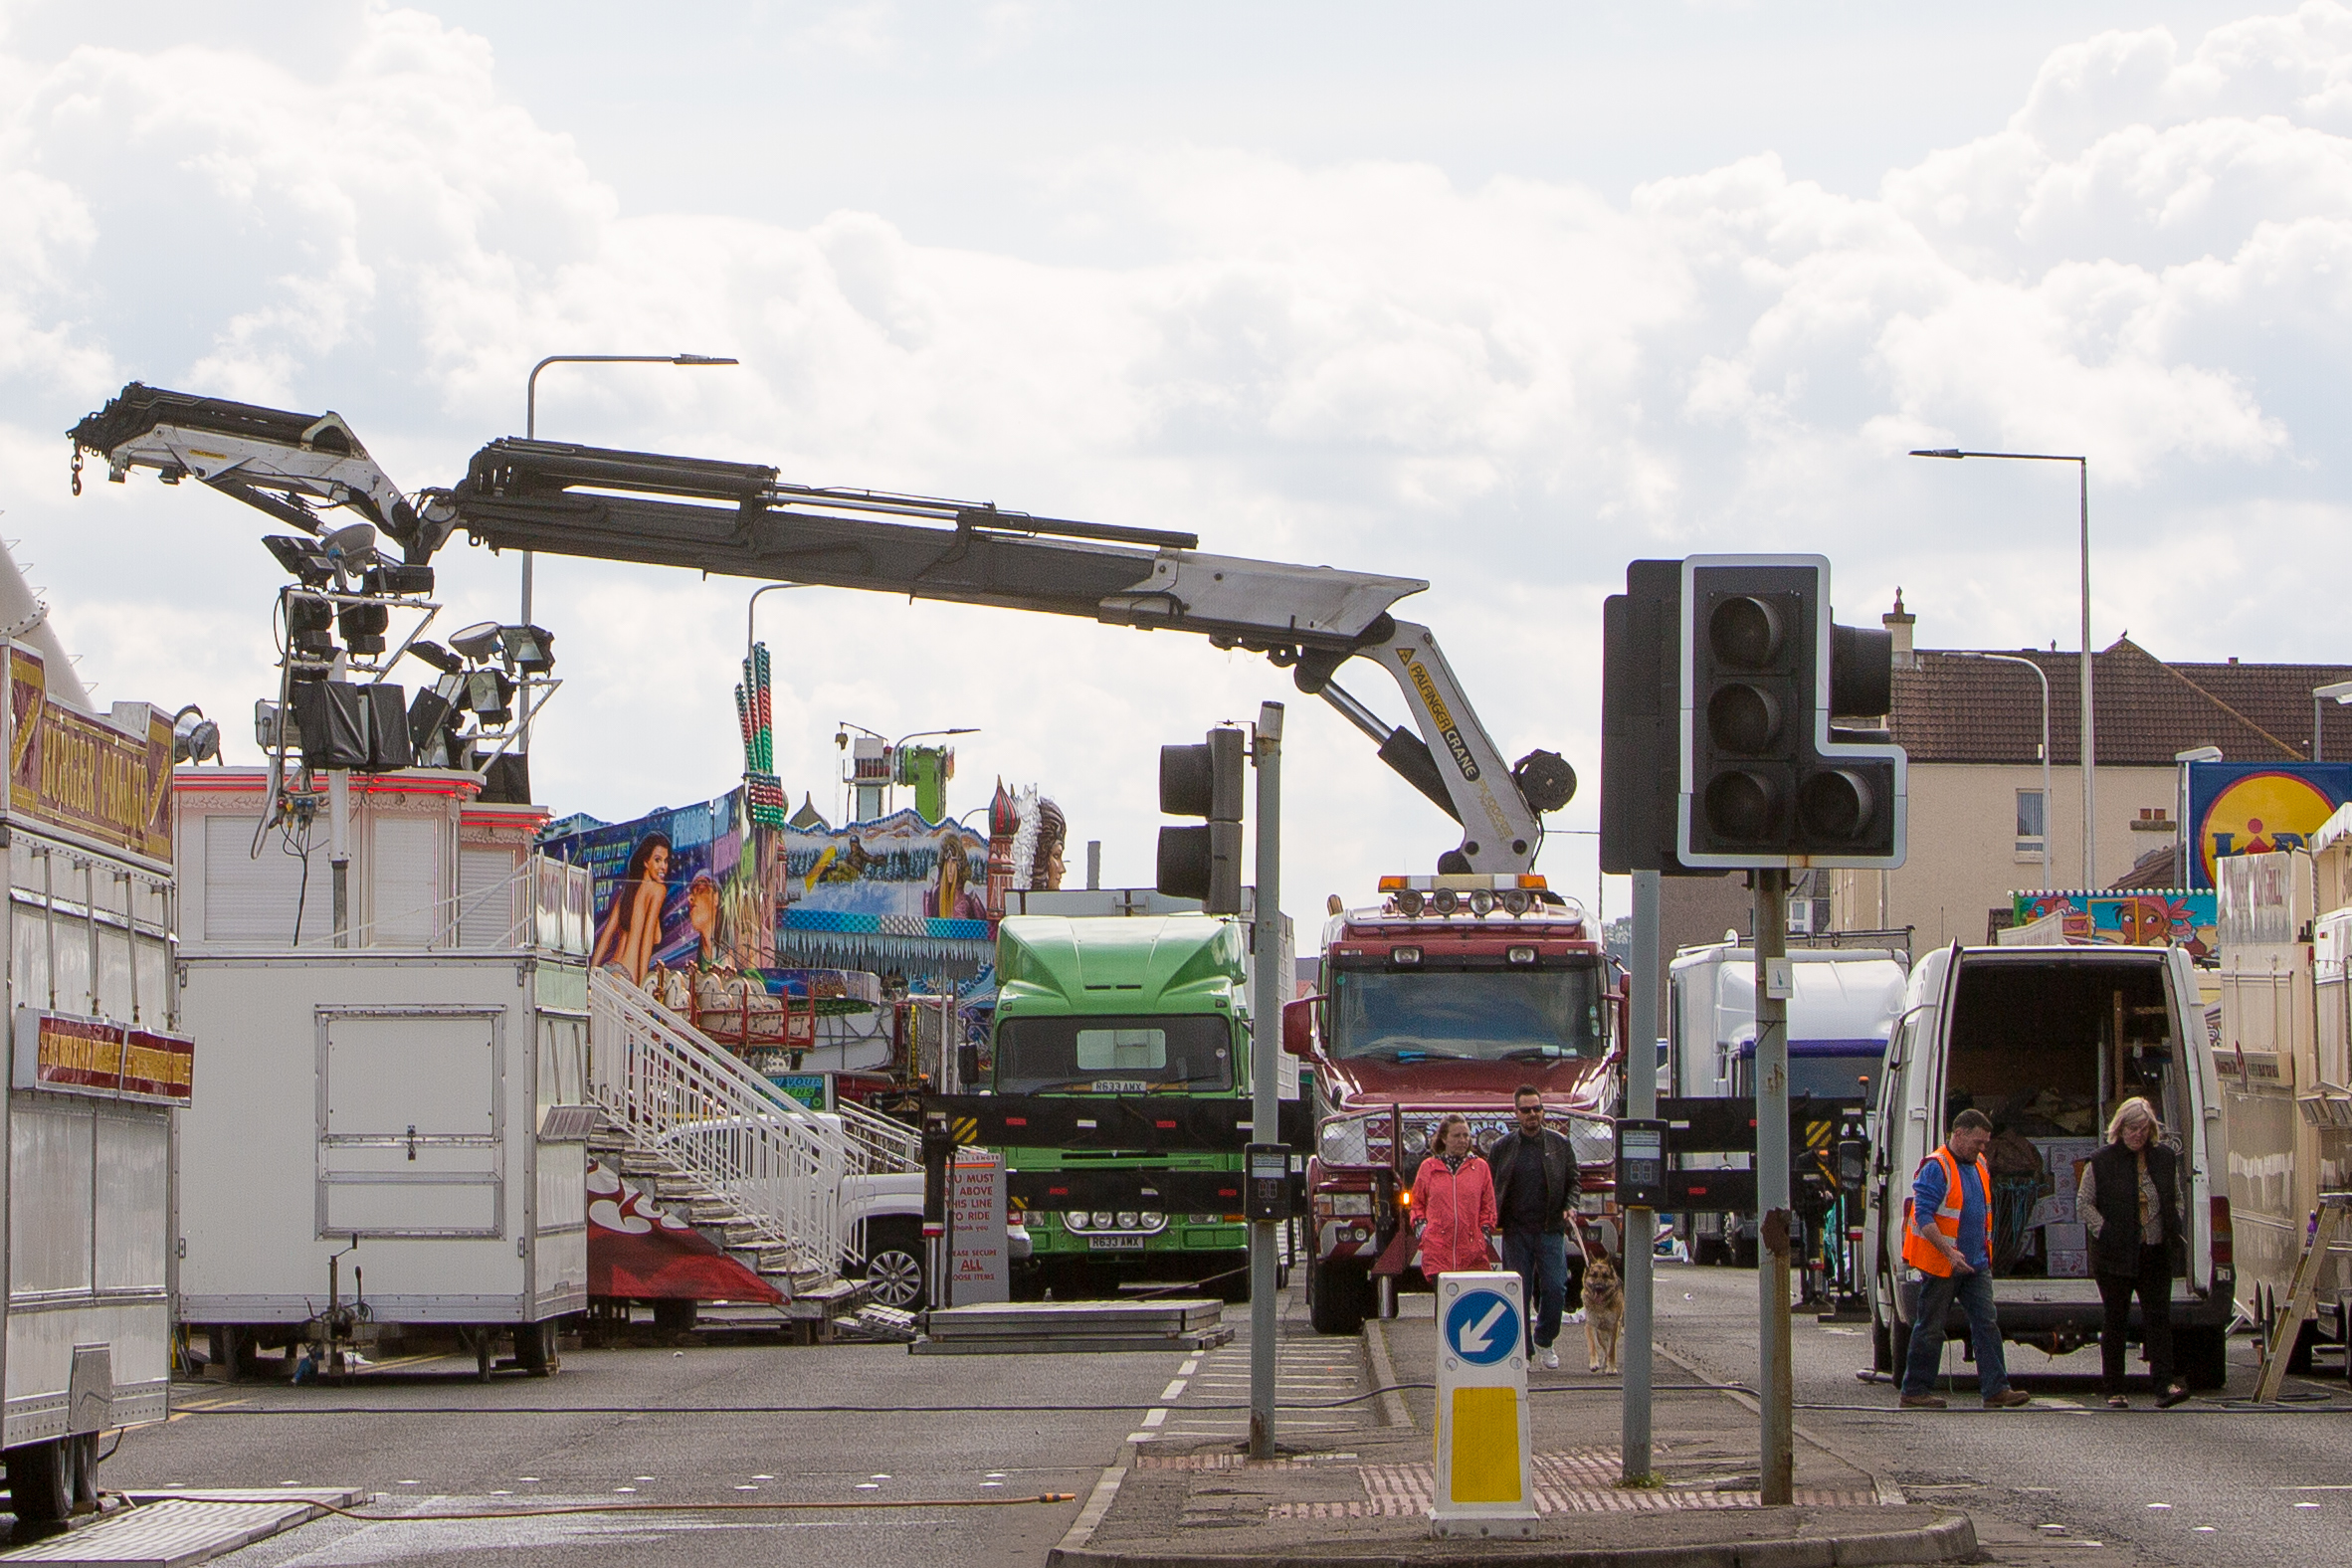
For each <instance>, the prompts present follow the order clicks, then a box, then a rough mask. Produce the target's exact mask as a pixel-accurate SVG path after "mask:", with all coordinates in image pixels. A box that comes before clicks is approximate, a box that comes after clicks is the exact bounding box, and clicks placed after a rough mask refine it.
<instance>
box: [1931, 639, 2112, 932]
mask: <svg viewBox="0 0 2352 1568" xmlns="http://www.w3.org/2000/svg"><path fill="white" fill-rule="evenodd" d="M1952 657H1953V658H1954V659H1984V660H1990V661H1992V662H1994V663H1996V664H2004V665H2024V666H2025V667H2026V668H2027V669H2028V670H2031V671H2033V672H2034V678H2035V679H2036V680H2038V681H2040V682H2041V683H2042V885H2043V886H2044V887H2056V886H2057V885H2058V874H2057V873H2056V872H2054V871H2052V870H2051V869H2050V848H2051V841H2052V840H2053V839H2055V838H2057V837H2058V833H2057V830H2056V824H2055V823H2054V822H2053V821H2052V820H2051V819H2052V812H2051V809H2050V672H2049V671H2047V670H2045V669H2043V668H2042V666H2041V665H2039V664H2038V663H2036V662H2035V661H2033V660H2031V659H2021V658H2019V657H2018V656H2017V655H2016V654H1978V653H1954V654H1953V655H1952ZM2084 890H2085V891H2087V890H2088V888H2087V887H2086V888H2085V889H2084Z"/></svg>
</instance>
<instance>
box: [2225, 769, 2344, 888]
mask: <svg viewBox="0 0 2352 1568" xmlns="http://www.w3.org/2000/svg"><path fill="white" fill-rule="evenodd" d="M2335 810H2336V801H2335V799H2334V798H2333V797H2332V796H2331V795H2330V794H2329V792H2328V791H2327V790H2325V789H2323V788H2321V787H2320V786H2319V785H2318V784H2317V783H2314V782H2313V781H2312V780H2311V779H2309V778H2305V777H2302V776H2301V775H2299V774H2296V773H2289V772H2285V771H2282V770H2280V771H2273V770H2267V769H2265V770H2263V771H2260V772H2250V773H2247V774H2244V775H2242V776H2241V777H2239V778H2236V779H2233V780H2231V781H2230V782H2229V783H2228V784H2226V785H2224V786H2223V787H2222V788H2221V790H2220V791H2218V792H2217V793H2216V794H2215V795H2214V797H2213V802H2212V804H2211V805H2209V806H2207V807H2206V809H2205V812H2204V814H2203V816H2201V817H2200V818H2199V819H2198V824H2197V850H2198V859H2199V861H2200V862H2201V863H2202V864H2203V867H2204V870H2205V882H2206V885H2208V886H2211V885H2212V884H2213V882H2214V862H2216V861H2219V860H2226V859H2228V858H2229V857H2231V856H2233V855H2265V854H2268V853H2269V852H2270V851H2273V850H2294V849H2300V848H2302V847H2303V845H2304V843H2305V842H2306V841H2307V840H2308V839H2309V838H2310V837H2311V835H2312V834H2314V833H2316V832H2318V831H2319V829H2320V828H2321V826H2322V825H2324V824H2325V823H2326V821H2327V819H2328V818H2329V817H2331V816H2333V815H2335Z"/></svg>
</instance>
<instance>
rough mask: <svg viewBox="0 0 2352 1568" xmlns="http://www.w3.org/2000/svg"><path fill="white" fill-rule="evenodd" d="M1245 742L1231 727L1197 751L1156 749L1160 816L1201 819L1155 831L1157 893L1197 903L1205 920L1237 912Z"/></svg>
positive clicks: (1195, 748)
mask: <svg viewBox="0 0 2352 1568" xmlns="http://www.w3.org/2000/svg"><path fill="white" fill-rule="evenodd" d="M1248 752H1249V742H1248V740H1247V739H1246V738H1245V737H1244V736H1243V734H1242V731H1240V730H1239V729H1236V728H1234V727H1232V726H1231V725H1225V726H1221V727H1219V728H1217V729H1212V730H1210V731H1209V735H1208V739H1207V740H1206V741H1205V742H1204V743H1202V744H1200V745H1197V746H1162V747H1160V812H1161V814H1162V815H1163V816H1169V817H1205V818H1207V819H1208V820H1207V821H1206V822H1203V823H1200V824H1198V825H1196V826H1188V827H1181V828H1162V829H1160V844H1159V868H1158V869H1159V876H1158V878H1157V885H1158V887H1159V890H1160V891H1161V892H1164V893H1166V894H1168V895H1169V896H1170V897H1173V898H1197V899H1199V900H1200V902H1201V907H1202V908H1204V909H1206V910H1207V911H1208V912H1209V913H1211V914H1240V913H1241V912H1242V797H1243V785H1244V782H1245V781H1244V777H1243V768H1244V765H1245V761H1246V758H1247V756H1248Z"/></svg>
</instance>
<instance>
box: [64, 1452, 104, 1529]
mask: <svg viewBox="0 0 2352 1568" xmlns="http://www.w3.org/2000/svg"><path fill="white" fill-rule="evenodd" d="M66 1442H67V1444H68V1445H69V1446H71V1447H72V1448H73V1450H74V1511H75V1512H76V1513H78V1514H81V1513H96V1512H98V1434H97V1433H95V1432H85V1433H83V1434H82V1435H81V1436H80V1437H78V1438H68V1439H67V1440H66Z"/></svg>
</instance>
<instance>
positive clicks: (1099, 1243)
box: [1086, 1236, 1143, 1253]
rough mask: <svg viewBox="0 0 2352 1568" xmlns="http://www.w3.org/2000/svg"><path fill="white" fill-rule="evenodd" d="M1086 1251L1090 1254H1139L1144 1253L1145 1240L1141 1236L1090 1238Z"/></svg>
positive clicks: (1087, 1241) (1088, 1238)
mask: <svg viewBox="0 0 2352 1568" xmlns="http://www.w3.org/2000/svg"><path fill="white" fill-rule="evenodd" d="M1086 1251H1087V1252H1089V1253H1139V1252H1141V1251H1143V1238H1142V1237H1140V1236H1089V1237H1087V1238H1086Z"/></svg>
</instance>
